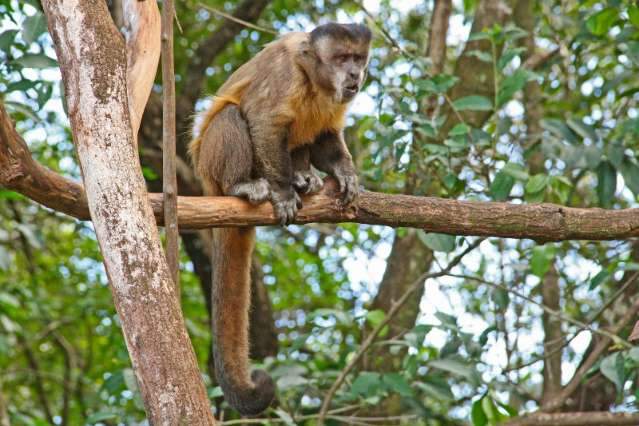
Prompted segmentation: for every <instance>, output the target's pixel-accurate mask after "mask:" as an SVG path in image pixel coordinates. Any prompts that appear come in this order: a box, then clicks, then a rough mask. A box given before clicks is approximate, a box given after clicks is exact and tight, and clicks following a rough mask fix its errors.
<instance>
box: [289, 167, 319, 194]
mask: <svg viewBox="0 0 639 426" xmlns="http://www.w3.org/2000/svg"><path fill="white" fill-rule="evenodd" d="M322 186H324V181H323V180H322V178H321V177H319V176H318V175H317V174H316V173H315V172H314V171H313V170H310V169H309V170H296V171H295V172H293V187H294V188H295V189H296V190H297V192H298V193H300V194H314V193H316V192H319V190H320V189H322Z"/></svg>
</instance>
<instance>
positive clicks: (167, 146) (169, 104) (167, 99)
mask: <svg viewBox="0 0 639 426" xmlns="http://www.w3.org/2000/svg"><path fill="white" fill-rule="evenodd" d="M174 15H175V7H174V4H173V0H163V3H162V158H163V161H162V175H163V176H162V179H163V180H162V191H163V193H164V220H165V222H166V227H165V232H166V260H167V263H168V265H169V271H170V272H171V278H172V279H173V283H174V284H175V290H176V294H178V295H179V294H180V293H179V290H180V243H179V234H178V221H177V175H176V164H175V151H176V148H175V146H176V141H175V138H176V136H175V70H174V68H173V16H174Z"/></svg>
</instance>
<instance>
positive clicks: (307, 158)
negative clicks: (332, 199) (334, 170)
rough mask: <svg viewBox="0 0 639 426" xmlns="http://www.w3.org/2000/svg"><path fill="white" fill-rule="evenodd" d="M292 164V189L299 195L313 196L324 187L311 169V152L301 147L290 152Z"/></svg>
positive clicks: (307, 148) (320, 179) (306, 147)
mask: <svg viewBox="0 0 639 426" xmlns="http://www.w3.org/2000/svg"><path fill="white" fill-rule="evenodd" d="M291 161H292V164H293V187H295V189H296V190H297V192H298V193H300V194H313V193H315V192H318V191H319V190H320V189H322V186H324V182H323V181H322V178H321V177H319V176H318V175H317V173H315V172H314V171H313V169H312V168H311V151H310V148H309V147H308V146H302V147H300V148H297V149H295V150H294V151H293V152H291Z"/></svg>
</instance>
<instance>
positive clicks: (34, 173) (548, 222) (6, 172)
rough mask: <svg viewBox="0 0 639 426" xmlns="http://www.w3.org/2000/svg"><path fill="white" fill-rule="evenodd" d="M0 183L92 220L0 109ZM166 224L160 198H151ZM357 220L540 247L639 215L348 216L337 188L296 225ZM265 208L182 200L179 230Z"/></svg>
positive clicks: (312, 200)
mask: <svg viewBox="0 0 639 426" xmlns="http://www.w3.org/2000/svg"><path fill="white" fill-rule="evenodd" d="M0 142H2V143H0V185H2V186H4V187H6V188H8V189H12V190H15V191H17V192H19V193H21V194H23V195H25V196H27V197H29V198H31V199H32V200H34V201H37V202H38V203H40V204H43V205H45V206H46V207H49V208H52V209H54V210H56V211H60V212H62V213H66V214H68V215H71V216H73V217H76V218H78V219H82V220H87V219H89V212H88V208H87V201H86V196H85V194H84V189H83V188H82V186H81V185H79V184H78V183H76V182H73V181H71V180H69V179H66V178H64V177H62V176H60V175H58V174H56V173H54V172H52V171H51V170H48V169H46V168H45V167H43V166H42V165H40V164H38V163H37V162H36V161H34V160H33V158H32V157H31V154H30V153H29V151H28V149H27V147H26V143H25V142H24V140H23V139H22V138H21V137H20V136H19V135H18V133H17V132H16V131H15V129H14V128H13V125H12V124H11V122H10V120H9V117H8V115H7V113H6V111H5V110H4V108H3V106H2V105H1V104H0ZM149 198H150V201H151V204H152V207H153V211H154V213H155V217H156V219H157V220H158V222H159V223H160V224H161V223H162V216H163V213H162V195H161V194H149ZM310 222H330V223H337V222H356V223H366V224H376V225H387V226H393V227H401V226H404V227H413V228H420V229H424V230H426V231H429V232H439V233H445V234H451V235H476V236H487V237H505V238H528V239H533V240H537V241H565V240H615V239H628V238H632V237H637V236H639V209H623V210H603V209H598V208H591V209H583V208H571V207H563V206H559V205H556V204H548V203H544V204H531V205H523V204H509V203H501V202H481V201H458V200H449V199H443V198H436V197H416V196H412V195H391V194H382V193H378V192H363V193H362V195H361V197H360V199H359V203H358V209H357V210H355V209H353V208H350V209H346V210H344V209H343V208H342V207H341V205H340V203H339V201H338V200H337V194H336V191H335V186H334V185H333V183H331V182H329V183H328V184H327V185H325V188H324V190H323V191H322V192H321V193H319V194H317V195H313V196H310V197H306V198H304V208H302V210H301V211H300V212H299V214H298V216H297V220H296V222H295V223H297V224H304V223H310ZM276 223H277V221H276V219H275V216H274V215H273V210H272V208H271V206H270V204H268V203H264V204H262V205H259V206H256V207H254V206H251V205H250V204H248V203H247V202H245V201H243V200H240V199H238V198H235V197H178V224H179V226H180V227H181V228H184V229H203V228H210V227H216V226H259V225H274V224H276Z"/></svg>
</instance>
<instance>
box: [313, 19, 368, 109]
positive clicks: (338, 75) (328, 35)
mask: <svg viewBox="0 0 639 426" xmlns="http://www.w3.org/2000/svg"><path fill="white" fill-rule="evenodd" d="M317 32H319V34H317ZM313 33H315V34H313ZM313 33H311V43H312V46H313V50H314V53H315V57H316V59H317V65H316V66H317V74H316V79H315V80H316V81H315V83H316V84H317V85H319V86H320V87H321V88H322V89H324V90H326V91H327V92H329V93H330V94H331V96H332V97H333V100H334V101H335V102H337V103H347V102H350V101H351V100H353V98H354V97H355V95H356V94H357V92H359V90H360V89H361V87H362V85H363V83H364V80H365V78H366V67H367V66H368V54H369V50H370V41H371V39H370V31H368V29H367V28H366V27H364V26H362V25H355V24H346V25H343V24H328V25H324V26H321V27H318V28H317V29H316V30H315V31H314V32H313ZM314 35H315V37H314Z"/></svg>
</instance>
